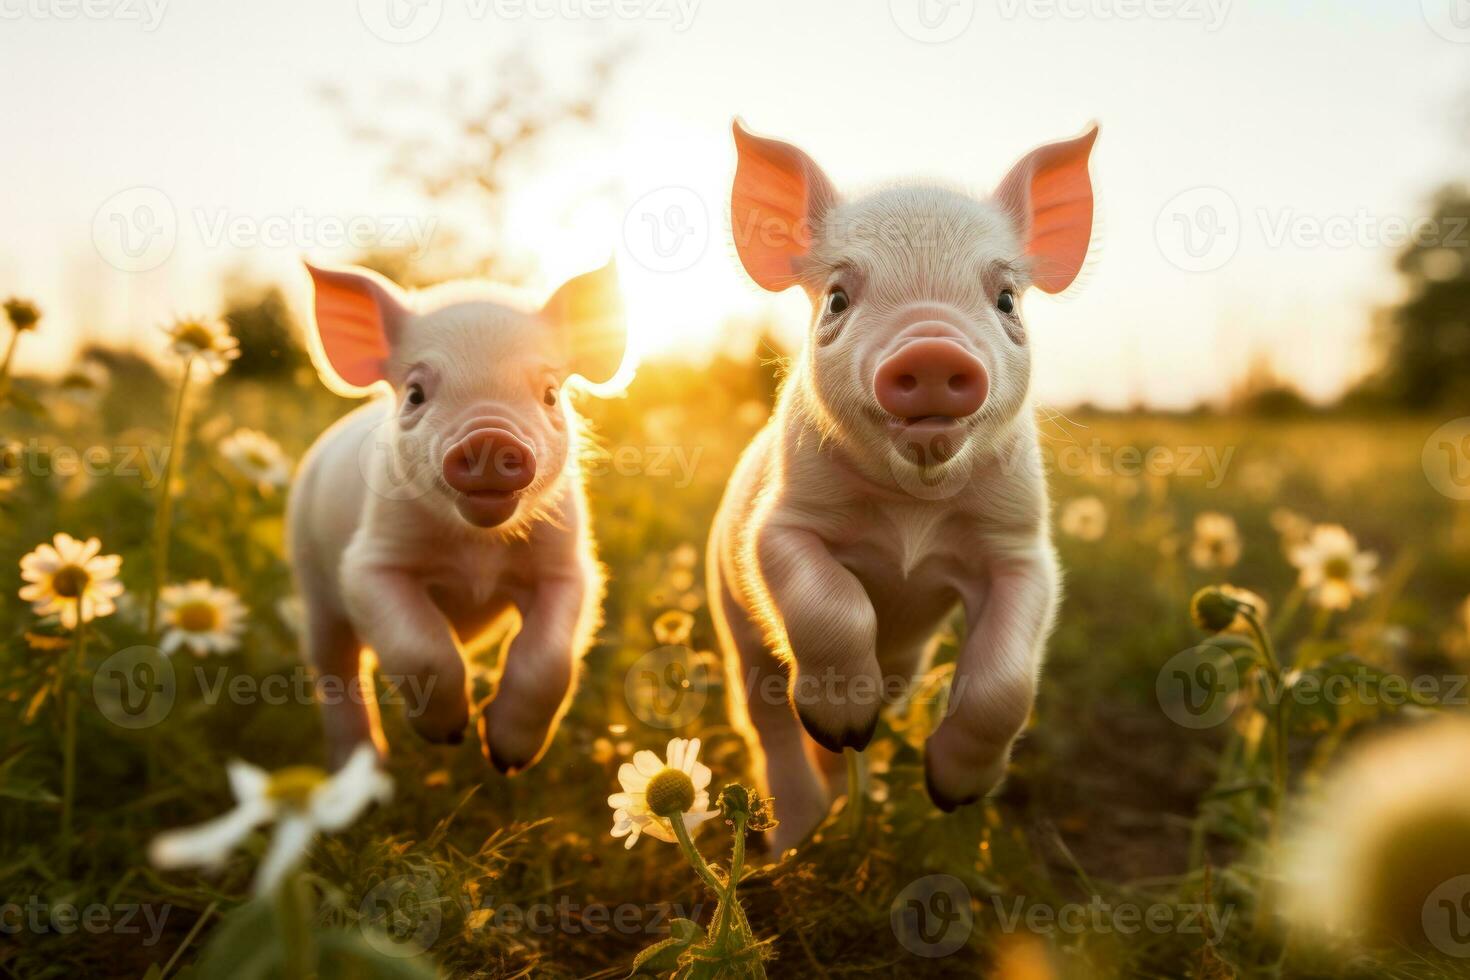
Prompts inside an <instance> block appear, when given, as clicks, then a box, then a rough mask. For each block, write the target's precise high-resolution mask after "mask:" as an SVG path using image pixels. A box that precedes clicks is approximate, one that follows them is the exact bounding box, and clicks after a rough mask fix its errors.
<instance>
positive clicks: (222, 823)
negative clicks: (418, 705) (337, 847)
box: [148, 744, 393, 895]
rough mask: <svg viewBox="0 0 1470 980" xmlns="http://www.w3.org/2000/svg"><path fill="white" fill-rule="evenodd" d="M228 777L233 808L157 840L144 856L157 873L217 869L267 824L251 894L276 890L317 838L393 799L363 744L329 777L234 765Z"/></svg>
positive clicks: (308, 770) (297, 769)
mask: <svg viewBox="0 0 1470 980" xmlns="http://www.w3.org/2000/svg"><path fill="white" fill-rule="evenodd" d="M227 771H228V774H229V778H230V789H231V790H233V791H234V794H235V800H236V805H235V808H234V809H233V810H231V811H230V812H229V813H226V814H225V815H223V816H221V817H217V818H215V819H214V820H211V821H209V822H207V823H202V824H199V825H198V826H197V827H186V828H184V829H182V830H171V831H169V832H167V833H164V834H160V835H159V836H158V837H155V838H154V839H153V843H152V844H151V845H150V846H149V848H148V856H149V859H150V860H151V861H152V862H153V863H154V864H156V865H157V866H158V867H160V868H185V867H205V868H212V867H218V866H219V865H221V864H223V863H224V861H225V859H226V858H228V857H229V855H230V852H231V851H233V850H234V849H235V848H236V847H237V846H238V845H239V844H240V843H241V842H242V841H244V840H245V838H247V837H249V836H250V833H251V832H252V831H253V830H255V828H256V827H259V826H262V825H263V824H267V823H271V822H274V823H275V824H276V832H275V835H274V836H273V837H272V838H271V843H270V847H269V848H268V849H267V851H266V854H265V858H264V859H263V860H262V861H261V863H260V867H259V868H258V869H257V870H256V874H255V893H256V894H257V895H264V894H268V893H270V892H272V891H274V890H275V888H276V886H277V885H278V884H280V882H281V879H282V878H284V877H285V875H286V873H287V872H289V871H290V870H291V869H292V868H294V867H295V866H296V864H297V863H298V862H299V861H300V860H301V858H302V857H303V856H304V855H305V854H306V851H307V848H308V847H310V846H311V842H312V839H313V838H315V836H316V835H317V833H318V832H320V831H325V832H328V833H331V832H335V831H338V830H341V829H343V828H344V827H346V826H347V825H348V824H350V823H352V822H353V821H354V820H356V819H357V818H358V816H359V815H360V814H361V813H362V812H363V810H365V809H367V807H368V804H370V803H373V802H375V801H376V802H377V803H380V804H381V803H386V802H388V799H389V797H391V796H392V795H393V783H392V780H390V779H389V778H388V775H387V774H386V773H384V772H382V771H381V770H379V769H378V756H377V752H376V751H374V749H373V747H372V746H371V745H368V744H363V745H360V746H358V747H357V750H356V751H355V752H353V754H352V757H351V758H350V759H348V760H347V764H346V765H345V766H343V767H342V768H341V769H340V770H338V771H337V772H336V773H334V774H332V775H328V774H327V772H326V771H325V770H322V769H318V768H317V767H315V766H291V767H290V768H287V769H281V770H278V771H276V772H274V773H268V772H266V771H265V770H263V769H259V768H257V767H255V766H252V765H250V764H249V763H245V762H240V761H238V760H237V761H235V762H231V763H230V764H229V767H228V770H227Z"/></svg>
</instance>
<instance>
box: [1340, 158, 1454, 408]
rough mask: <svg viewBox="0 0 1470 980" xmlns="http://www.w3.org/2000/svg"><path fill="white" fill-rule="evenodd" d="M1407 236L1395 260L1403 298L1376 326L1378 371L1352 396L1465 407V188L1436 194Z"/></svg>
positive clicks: (1403, 404)
mask: <svg viewBox="0 0 1470 980" xmlns="http://www.w3.org/2000/svg"><path fill="white" fill-rule="evenodd" d="M1413 237H1414V239H1415V240H1414V241H1413V242H1411V243H1410V244H1409V245H1408V246H1407V247H1406V248H1405V249H1404V251H1403V252H1402V253H1400V255H1399V257H1398V261H1397V263H1396V265H1397V268H1398V271H1399V274H1400V275H1402V276H1403V277H1404V279H1405V281H1406V286H1407V290H1406V292H1407V297H1406V298H1405V300H1404V301H1403V302H1402V303H1401V304H1400V305H1398V306H1396V307H1394V308H1392V309H1390V310H1387V311H1385V312H1384V314H1383V316H1382V317H1381V318H1380V322H1379V324H1378V327H1377V337H1376V339H1377V342H1378V345H1379V347H1380V349H1381V352H1382V356H1383V366H1382V368H1381V369H1380V371H1379V372H1378V373H1377V374H1375V375H1374V376H1373V377H1371V378H1370V379H1369V380H1368V381H1367V382H1366V383H1365V385H1364V387H1363V389H1362V390H1360V391H1359V392H1358V393H1357V394H1356V398H1357V399H1363V398H1372V397H1374V396H1376V398H1377V399H1378V400H1381V401H1385V402H1388V403H1390V404H1393V405H1397V406H1400V407H1403V408H1408V409H1414V410H1425V409H1434V408H1455V409H1470V190H1467V188H1465V187H1464V186H1451V187H1446V188H1444V189H1442V190H1441V191H1440V192H1439V193H1438V194H1437V195H1436V196H1435V197H1434V200H1433V219H1432V221H1431V222H1429V223H1425V224H1423V225H1421V226H1419V228H1418V229H1417V233H1416V234H1415V235H1414V236H1413Z"/></svg>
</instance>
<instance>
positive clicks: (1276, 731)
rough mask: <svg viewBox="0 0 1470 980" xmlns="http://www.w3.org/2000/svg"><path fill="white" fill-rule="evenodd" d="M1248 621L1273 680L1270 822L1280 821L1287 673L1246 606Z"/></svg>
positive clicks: (1245, 612)
mask: <svg viewBox="0 0 1470 980" xmlns="http://www.w3.org/2000/svg"><path fill="white" fill-rule="evenodd" d="M1242 613H1243V614H1244V616H1245V621H1246V623H1247V624H1248V625H1249V626H1250V630H1251V634H1252V635H1253V636H1254V637H1255V640H1256V644H1257V646H1259V647H1260V650H1261V656H1262V657H1263V658H1264V660H1265V666H1266V670H1267V672H1268V674H1269V676H1270V679H1271V686H1270V694H1271V696H1272V697H1273V698H1274V699H1275V704H1273V705H1272V706H1271V714H1270V717H1271V810H1272V816H1271V822H1272V824H1273V825H1274V824H1278V823H1280V822H1281V807H1282V802H1283V801H1284V800H1285V799H1286V781H1287V773H1286V770H1287V765H1288V761H1289V760H1288V758H1287V739H1286V705H1287V692H1286V674H1285V671H1283V670H1282V669H1281V662H1280V661H1279V660H1277V659H1276V648H1275V647H1274V646H1273V645H1272V643H1271V635H1270V634H1269V633H1267V632H1266V630H1265V629H1264V628H1263V627H1262V626H1261V621H1260V619H1259V618H1257V616H1256V613H1255V611H1254V610H1252V609H1244V610H1242Z"/></svg>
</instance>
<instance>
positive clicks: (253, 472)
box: [219, 429, 291, 493]
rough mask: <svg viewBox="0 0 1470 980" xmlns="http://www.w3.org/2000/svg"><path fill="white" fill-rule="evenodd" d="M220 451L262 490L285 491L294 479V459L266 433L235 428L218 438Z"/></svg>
mask: <svg viewBox="0 0 1470 980" xmlns="http://www.w3.org/2000/svg"><path fill="white" fill-rule="evenodd" d="M219 453H220V455H221V456H223V457H224V458H225V460H226V461H228V462H229V464H230V465H231V466H233V467H234V468H235V471H236V472H238V473H239V474H240V475H241V476H242V477H244V478H245V479H246V480H248V481H249V482H251V483H253V484H255V486H256V488H257V489H259V490H260V491H261V492H262V493H268V492H272V491H275V490H283V489H285V487H286V484H287V483H289V482H290V481H291V458H290V457H289V456H287V455H286V454H285V452H283V451H282V450H281V446H280V444H279V443H277V442H276V441H275V440H274V439H272V438H271V437H270V436H268V435H266V434H265V433H264V432H257V431H256V430H254V429H236V430H235V431H234V432H233V433H231V434H230V435H227V436H225V437H224V438H223V439H221V440H220V441H219Z"/></svg>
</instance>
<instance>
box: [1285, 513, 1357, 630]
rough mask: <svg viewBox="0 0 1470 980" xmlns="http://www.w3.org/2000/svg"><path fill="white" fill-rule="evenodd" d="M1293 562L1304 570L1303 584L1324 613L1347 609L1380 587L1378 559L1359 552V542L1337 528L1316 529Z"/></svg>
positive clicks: (1327, 526) (1302, 572) (1331, 526)
mask: <svg viewBox="0 0 1470 980" xmlns="http://www.w3.org/2000/svg"><path fill="white" fill-rule="evenodd" d="M1290 558H1291V563H1292V564H1293V565H1295V566H1296V567H1297V568H1299V569H1301V577H1300V579H1299V584H1300V585H1301V587H1302V588H1304V589H1307V590H1308V594H1309V596H1310V597H1311V600H1312V601H1313V602H1315V603H1316V604H1317V605H1319V606H1321V607H1322V608H1323V609H1346V608H1348V607H1349V606H1351V605H1352V604H1353V600H1354V599H1361V598H1363V597H1365V596H1367V595H1368V594H1369V593H1371V592H1372V591H1373V590H1374V589H1376V588H1377V587H1378V580H1377V578H1376V577H1375V576H1374V574H1373V570H1374V569H1375V568H1377V567H1378V556H1377V555H1376V554H1374V553H1373V552H1371V551H1359V550H1358V542H1357V540H1356V539H1355V538H1354V537H1353V536H1352V535H1351V534H1349V533H1348V532H1347V531H1346V530H1344V529H1343V528H1342V527H1341V526H1340V525H1337V524H1319V525H1317V526H1316V527H1314V528H1313V529H1312V533H1311V536H1310V537H1309V538H1308V539H1307V540H1306V542H1305V543H1304V544H1301V545H1298V546H1297V547H1296V548H1294V549H1292V552H1291V555H1290Z"/></svg>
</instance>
